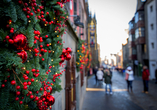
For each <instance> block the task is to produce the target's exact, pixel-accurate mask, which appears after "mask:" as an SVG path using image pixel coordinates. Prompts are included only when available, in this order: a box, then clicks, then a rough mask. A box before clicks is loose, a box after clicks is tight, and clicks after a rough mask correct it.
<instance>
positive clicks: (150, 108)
mask: <svg viewBox="0 0 157 110" xmlns="http://www.w3.org/2000/svg"><path fill="white" fill-rule="evenodd" d="M112 83H113V84H112V89H113V94H112V95H110V94H106V93H105V89H104V88H105V83H104V82H103V83H102V82H99V83H97V85H96V84H95V76H94V75H93V76H90V77H89V79H88V85H87V88H86V95H85V98H84V102H83V107H82V110H157V105H156V104H157V94H156V91H157V85H156V84H155V83H154V82H153V81H150V82H149V93H148V94H145V93H142V90H143V83H142V79H141V78H140V77H135V80H134V81H133V93H131V92H127V89H126V88H127V84H126V81H125V79H124V76H123V75H122V74H121V73H118V72H117V71H114V72H113V77H112Z"/></svg>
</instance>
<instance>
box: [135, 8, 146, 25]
mask: <svg viewBox="0 0 157 110" xmlns="http://www.w3.org/2000/svg"><path fill="white" fill-rule="evenodd" d="M142 20H144V11H139V12H136V14H135V23H137V22H138V21H142Z"/></svg>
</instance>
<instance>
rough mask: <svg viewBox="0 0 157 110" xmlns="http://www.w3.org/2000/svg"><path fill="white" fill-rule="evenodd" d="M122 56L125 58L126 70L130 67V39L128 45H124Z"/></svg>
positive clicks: (124, 66)
mask: <svg viewBox="0 0 157 110" xmlns="http://www.w3.org/2000/svg"><path fill="white" fill-rule="evenodd" d="M122 56H123V68H124V69H126V68H127V66H129V45H128V38H127V43H126V44H122Z"/></svg>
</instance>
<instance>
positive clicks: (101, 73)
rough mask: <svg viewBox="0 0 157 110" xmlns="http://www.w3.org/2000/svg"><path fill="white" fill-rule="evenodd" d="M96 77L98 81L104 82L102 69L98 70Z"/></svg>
mask: <svg viewBox="0 0 157 110" xmlns="http://www.w3.org/2000/svg"><path fill="white" fill-rule="evenodd" d="M96 75H97V79H98V81H102V80H103V72H102V71H101V68H99V69H98V71H97V73H96Z"/></svg>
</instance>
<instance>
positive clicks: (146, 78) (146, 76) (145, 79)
mask: <svg viewBox="0 0 157 110" xmlns="http://www.w3.org/2000/svg"><path fill="white" fill-rule="evenodd" d="M149 75H150V74H149V70H148V68H147V66H143V72H142V79H143V87H144V88H143V89H144V90H143V91H142V92H144V93H146V94H147V93H148V82H149Z"/></svg>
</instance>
